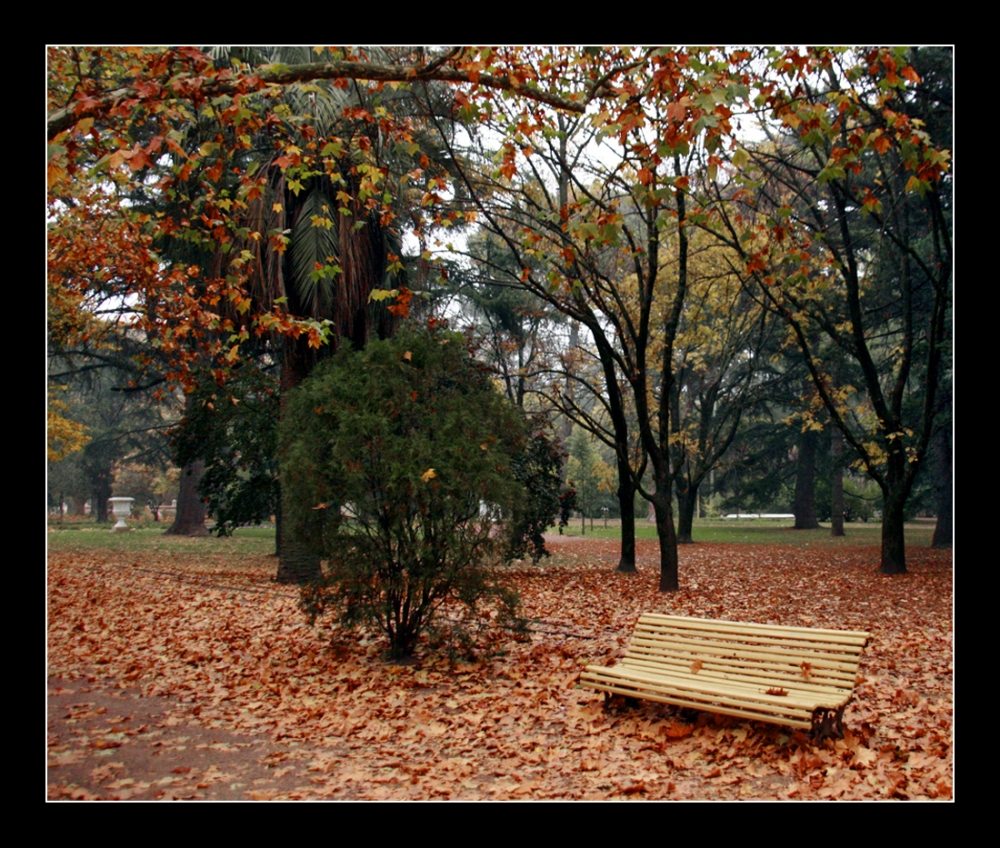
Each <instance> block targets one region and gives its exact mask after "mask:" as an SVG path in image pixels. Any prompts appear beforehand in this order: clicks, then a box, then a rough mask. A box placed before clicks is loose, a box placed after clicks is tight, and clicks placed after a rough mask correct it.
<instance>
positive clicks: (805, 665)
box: [799, 660, 812, 680]
mask: <svg viewBox="0 0 1000 848" xmlns="http://www.w3.org/2000/svg"><path fill="white" fill-rule="evenodd" d="M799 668H801V669H802V676H803V677H804V678H805V679H806V680H808V679H809V674H810V672H811V671H812V666H811V665H809V663H807V662H806V661H805V660H803V661H802V665H800V666H799Z"/></svg>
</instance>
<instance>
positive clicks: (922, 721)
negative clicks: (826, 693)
mask: <svg viewBox="0 0 1000 848" xmlns="http://www.w3.org/2000/svg"><path fill="white" fill-rule="evenodd" d="M211 541H212V540H186V539H177V540H176V542H177V545H176V550H174V551H172V552H170V554H169V555H167V554H163V553H150V554H146V553H136V552H127V551H95V550H93V549H90V550H87V549H85V548H80V549H71V548H63V549H60V550H53V551H50V554H49V562H48V632H49V637H48V675H49V699H48V705H49V706H48V795H49V798H50V799H130V798H131V799H138V800H152V799H158V798H162V799H220V800H222V799H242V800H246V799H297V798H309V799H324V798H328V799H340V800H361V799H372V800H375V799H383V800H384V799H396V800H405V799H423V800H439V799H458V800H482V799H498V800H499V799H508V800H528V799H559V800H567V799H594V800H598V799H643V798H646V799H657V800H667V799H699V800H709V799H711V800H717V799H950V798H951V797H952V783H953V767H952V712H953V709H952V665H953V644H952V569H951V554H950V552H942V551H931V550H928V549H926V548H917V547H911V548H909V549H908V551H907V555H908V565H909V569H910V573H909V574H908V575H904V576H898V577H886V576H883V575H880V574H878V573H877V572H876V570H875V564H876V563H877V559H878V550H877V548H874V547H863V546H857V547H842V548H838V549H836V550H809V549H808V548H796V547H788V548H783V547H776V546H771V545H769V546H754V545H722V544H699V545H694V546H685V547H684V548H682V550H681V555H680V556H681V560H680V562H681V565H680V569H681V583H682V586H683V589H682V591H680V592H677V593H673V594H661V593H659V592H658V591H657V590H656V587H657V578H658V574H657V560H656V547H655V545H656V543H655V542H652V541H650V542H642V541H640V543H639V550H640V558H639V560H640V561H639V569H640V573H639V574H637V575H619V574H616V573H614V572H613V568H614V565H615V563H616V562H617V543H615V542H613V541H593V540H587V541H580V540H565V541H559V542H555V543H553V544H552V545H551V546H550V547H551V549H552V550H553V553H554V556H553V557H552V558H551V559H550V560H547V561H545V562H544V563H542V564H540V565H539V566H536V567H530V566H528V565H526V564H525V565H524V566H522V567H519V568H515V569H513V570H512V572H511V576H512V578H513V579H514V580H515V582H516V584H517V587H518V589H519V591H520V594H521V598H522V601H523V603H524V611H525V613H526V615H527V616H528V617H529V619H530V620H531V630H530V638H529V639H528V640H526V641H522V642H517V641H512V640H506V639H501V640H499V641H497V642H494V643H492V644H490V645H484V646H483V647H484V648H490V649H492V651H493V654H492V656H488V655H487V653H488V652H487V651H486V650H484V651H483V652H482V655H481V656H480V658H478V659H475V660H472V661H465V660H461V661H460V660H454V659H451V660H450V659H449V658H448V657H447V655H444V654H440V653H434V652H431V651H429V650H427V649H426V648H424V649H422V650H421V651H419V652H418V655H417V656H416V657H415V659H414V661H413V662H412V663H409V664H406V665H399V664H392V663H390V662H387V661H385V660H384V659H383V656H382V651H383V648H384V644H383V643H382V642H381V641H380V640H379V639H378V638H377V637H376V636H375V635H374V634H373V635H372V636H371V637H357V636H349V635H346V634H342V633H339V632H338V631H336V630H335V629H334V628H332V627H331V626H330V625H329V624H324V623H317V626H316V627H309V626H307V624H306V622H305V619H304V617H303V615H302V613H301V612H300V611H299V610H298V608H297V593H296V590H295V589H293V588H288V587H282V586H278V585H276V584H274V583H272V582H271V578H272V576H273V574H274V571H275V564H274V560H273V559H271V558H267V557H259V558H249V559H248V558H246V557H234V556H231V555H226V554H225V553H224V552H222V553H212V551H213V550H215V549H213V548H211V547H210V546H209V545H206V542H209V544H210V542H211ZM219 550H221V551H224V547H222V546H220V547H219ZM644 611H653V612H664V613H672V614H678V615H690V616H699V617H710V618H725V619H733V620H737V621H754V622H764V623H771V622H773V623H779V624H785V625H805V626H815V627H829V628H839V629H850V630H867V631H869V632H870V633H871V634H872V637H873V639H872V642H871V644H870V645H869V647H868V648H867V649H866V651H865V654H864V657H863V659H862V665H861V669H862V677H861V680H860V682H859V685H858V687H857V690H856V695H855V699H854V701H852V703H851V704H850V705H849V706H848V708H847V711H846V713H845V724H846V726H847V727H848V732H847V734H846V736H845V738H844V739H842V740H836V741H834V740H825V741H823V742H822V743H820V744H812V743H811V742H810V741H809V739H808V738H806V737H805V736H803V735H802V734H799V733H798V732H789V731H788V730H787V729H783V728H780V727H777V726H772V725H766V724H760V723H756V722H752V721H741V720H737V719H732V718H727V717H723V716H716V715H711V714H707V713H685V712H682V711H680V710H677V709H676V708H673V707H670V706H667V705H661V704H653V703H645V702H644V703H642V704H640V706H638V707H635V708H625V707H624V706H622V707H620V708H619V707H618V705H616V704H614V703H612V707H611V709H609V710H605V709H604V706H603V696H602V695H601V694H600V693H598V692H594V691H591V690H586V689H582V688H579V686H578V683H577V678H578V676H579V673H580V670H581V669H582V668H583V667H584V666H585V665H587V664H589V663H592V662H598V663H601V662H605V661H611V660H613V659H615V658H617V657H620V656H621V655H622V653H623V652H624V649H625V645H626V643H627V641H628V638H629V634H630V632H631V629H632V627H633V626H634V624H635V621H636V619H637V617H638V615H639V614H640V613H641V612H644Z"/></svg>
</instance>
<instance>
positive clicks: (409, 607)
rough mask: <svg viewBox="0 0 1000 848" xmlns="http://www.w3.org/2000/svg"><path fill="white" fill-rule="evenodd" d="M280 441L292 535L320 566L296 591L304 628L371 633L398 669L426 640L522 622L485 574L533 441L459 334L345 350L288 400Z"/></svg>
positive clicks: (409, 336)
mask: <svg viewBox="0 0 1000 848" xmlns="http://www.w3.org/2000/svg"><path fill="white" fill-rule="evenodd" d="M281 435H282V449H281V450H282V457H281V468H282V485H283V486H287V487H288V493H289V495H290V497H289V499H288V502H289V504H290V509H289V513H290V514H289V515H288V516H287V520H288V521H289V522H290V523H291V525H292V526H291V528H290V529H291V530H292V532H293V533H295V534H296V536H297V538H299V539H301V540H303V541H304V542H306V543H307V544H309V545H310V546H311V547H312V548H313V549H314V551H315V552H316V553H317V554H319V555H320V556H321V557H322V558H323V559H324V560H326V561H327V564H326V568H325V571H324V578H323V580H321V581H319V582H317V583H313V584H311V585H309V586H307V587H306V588H304V589H303V595H302V606H303V609H304V610H305V611H306V613H307V615H308V616H309V618H310V621H315V619H316V617H317V616H319V615H321V614H323V613H324V612H325V611H327V610H328V609H329V610H331V611H333V612H334V613H335V614H336V616H337V618H338V620H339V622H340V623H341V624H342V625H345V626H347V627H356V626H359V625H361V626H374V627H377V628H378V629H380V630H381V631H382V632H383V633H384V634H385V635H386V636H387V637H388V640H389V651H390V654H391V655H392V656H393V657H397V658H398V657H404V656H408V655H410V654H412V652H413V649H414V647H415V645H416V642H417V639H418V637H419V636H420V635H421V633H425V632H428V631H430V630H431V629H434V630H435V631H436V632H439V633H444V634H445V635H450V636H454V637H457V638H458V639H459V640H463V639H464V640H468V638H469V634H470V633H471V632H472V631H474V630H476V629H478V628H480V627H482V626H484V625H491V624H492V625H495V624H508V623H509V624H515V623H517V618H516V610H517V597H516V594H515V593H514V592H513V591H512V590H510V589H509V588H507V587H506V586H505V585H504V582H503V580H502V578H501V576H500V572H499V571H498V570H497V569H495V568H493V567H492V566H494V565H496V564H498V563H499V562H500V561H501V560H502V559H503V558H504V557H505V555H509V551H510V550H511V537H510V532H509V528H510V527H511V526H512V525H514V524H517V523H518V521H519V518H520V514H521V512H522V510H523V509H524V505H525V501H526V494H525V487H524V485H523V483H521V482H520V481H519V480H518V479H517V477H516V475H515V473H514V468H513V463H514V459H515V458H516V457H518V456H519V455H520V454H521V453H522V452H523V451H524V450H525V448H526V446H527V444H528V433H527V430H526V426H525V423H524V421H523V419H522V417H521V416H520V415H519V414H518V412H517V411H516V410H515V409H514V408H513V407H512V406H511V405H510V404H509V403H508V402H507V401H506V400H505V398H503V397H502V396H501V395H500V393H499V392H498V391H496V390H495V388H494V385H493V383H492V381H491V379H490V376H489V374H488V373H487V372H486V370H485V369H484V368H483V367H482V366H481V365H480V364H479V363H477V362H476V361H475V360H474V359H473V358H472V357H471V355H470V354H469V352H468V351H467V350H466V348H465V345H464V337H463V336H461V335H460V334H456V333H452V332H448V331H447V330H446V329H444V328H442V327H441V326H437V327H434V328H429V329H427V330H420V331H418V330H412V329H404V330H402V331H401V332H400V333H399V334H398V335H397V336H396V337H395V338H393V339H391V340H387V341H375V342H372V343H371V344H369V345H368V346H367V347H366V348H365V349H364V350H362V351H351V350H346V349H345V350H341V351H340V352H339V353H338V354H337V355H336V356H334V357H333V358H331V359H330V360H328V361H326V362H324V363H321V364H320V365H319V366H318V367H317V369H316V370H315V371H314V372H313V374H312V375H311V376H310V377H309V378H308V379H307V380H306V381H304V382H303V384H302V385H301V386H300V387H299V388H298V389H296V390H295V391H294V392H293V393H292V394H291V396H290V398H289V405H288V409H287V413H286V414H285V416H284V420H283V422H282V427H281Z"/></svg>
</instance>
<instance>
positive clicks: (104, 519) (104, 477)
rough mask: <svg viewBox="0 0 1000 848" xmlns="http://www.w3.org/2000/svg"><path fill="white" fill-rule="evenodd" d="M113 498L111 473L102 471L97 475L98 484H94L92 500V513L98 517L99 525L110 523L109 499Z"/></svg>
mask: <svg viewBox="0 0 1000 848" xmlns="http://www.w3.org/2000/svg"><path fill="white" fill-rule="evenodd" d="M110 497H111V472H110V471H106V472H104V471H102V472H101V473H99V474H98V475H97V482H96V483H95V484H94V494H93V497H92V498H91V507H92V508H91V510H90V511H91V513H92V514H93V515H94V516H95V517H96V519H97V523H98V524H107V523H108V498H110Z"/></svg>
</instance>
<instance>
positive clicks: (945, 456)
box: [931, 427, 953, 550]
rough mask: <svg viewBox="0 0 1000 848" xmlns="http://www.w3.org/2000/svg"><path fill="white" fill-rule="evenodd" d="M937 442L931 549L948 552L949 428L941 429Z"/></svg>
mask: <svg viewBox="0 0 1000 848" xmlns="http://www.w3.org/2000/svg"><path fill="white" fill-rule="evenodd" d="M935 441H936V442H937V445H936V447H937V460H938V461H937V466H938V467H937V478H938V479H937V486H938V502H937V523H936V524H935V525H934V538H933V539H932V540H931V547H932V548H938V549H944V550H948V549H950V548H951V544H952V542H951V540H952V535H953V534H952V526H951V519H952V501H951V489H952V479H951V427H942V428H941V429H940V430H939V431H938V433H937V435H936V437H935Z"/></svg>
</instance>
